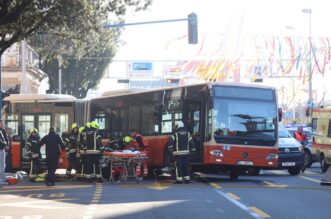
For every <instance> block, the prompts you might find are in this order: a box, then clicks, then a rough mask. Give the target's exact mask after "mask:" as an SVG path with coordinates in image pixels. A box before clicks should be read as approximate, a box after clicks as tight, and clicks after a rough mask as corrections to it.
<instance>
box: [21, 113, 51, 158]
mask: <svg viewBox="0 0 331 219" xmlns="http://www.w3.org/2000/svg"><path fill="white" fill-rule="evenodd" d="M33 127H34V128H36V129H38V132H39V136H40V138H42V137H44V136H45V135H46V134H47V133H48V131H49V128H50V127H51V115H50V114H23V115H22V140H21V143H22V144H21V145H22V158H23V160H28V154H27V148H26V145H25V141H26V140H27V139H28V137H29V133H28V131H29V129H30V128H33ZM40 152H41V157H42V159H45V158H46V154H45V147H42V148H41V149H40Z"/></svg>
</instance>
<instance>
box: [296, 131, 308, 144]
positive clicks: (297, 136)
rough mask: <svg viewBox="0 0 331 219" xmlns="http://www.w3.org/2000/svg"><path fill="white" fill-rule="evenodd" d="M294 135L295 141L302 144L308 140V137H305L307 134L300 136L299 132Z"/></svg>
mask: <svg viewBox="0 0 331 219" xmlns="http://www.w3.org/2000/svg"><path fill="white" fill-rule="evenodd" d="M294 135H295V139H296V140H298V141H300V142H302V141H305V140H307V136H306V135H305V133H302V134H300V133H299V132H295V133H294Z"/></svg>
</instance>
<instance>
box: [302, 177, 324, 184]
mask: <svg viewBox="0 0 331 219" xmlns="http://www.w3.org/2000/svg"><path fill="white" fill-rule="evenodd" d="M299 177H300V178H302V179H305V180H308V181H311V182H317V183H321V180H317V179H313V178H310V177H307V176H299Z"/></svg>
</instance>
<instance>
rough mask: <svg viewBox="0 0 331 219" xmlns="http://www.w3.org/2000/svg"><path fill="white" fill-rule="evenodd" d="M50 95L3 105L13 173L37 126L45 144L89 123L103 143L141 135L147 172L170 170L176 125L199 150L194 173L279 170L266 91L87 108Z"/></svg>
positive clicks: (174, 92)
mask: <svg viewBox="0 0 331 219" xmlns="http://www.w3.org/2000/svg"><path fill="white" fill-rule="evenodd" d="M47 96H48V95H44V96H43V95H41V96H39V95H30V98H26V99H25V98H20V95H11V96H10V97H7V99H5V100H6V101H8V102H9V104H8V106H7V108H6V110H5V111H6V114H5V122H6V124H7V125H8V126H9V127H12V128H14V131H15V136H16V137H15V141H14V142H15V143H14V147H13V168H15V169H18V168H21V167H22V165H23V164H24V162H26V164H27V157H26V150H25V147H24V144H23V142H24V140H25V139H26V137H27V132H26V131H27V130H28V129H29V128H30V127H32V126H35V127H36V128H37V129H38V130H39V133H40V135H41V137H42V136H43V135H44V134H45V133H47V130H48V128H49V127H50V126H51V125H52V126H55V127H56V128H57V129H58V130H57V131H58V132H63V131H68V129H69V124H71V123H72V122H77V123H79V124H84V123H85V122H86V121H91V120H95V121H98V122H99V124H100V130H101V131H102V135H103V138H105V139H111V140H113V139H118V138H121V137H123V136H125V135H127V134H128V132H129V131H130V130H131V129H135V130H136V131H137V132H139V133H141V134H142V135H143V136H144V138H145V141H146V144H147V145H148V147H149V157H150V159H149V167H151V169H152V168H162V167H164V166H167V165H169V164H171V163H172V156H170V154H169V152H168V150H167V142H168V139H169V137H170V135H171V134H172V133H173V131H174V124H175V122H176V121H178V120H182V121H183V122H184V124H185V125H186V127H187V128H188V130H189V131H190V133H191V134H192V136H193V140H194V142H195V145H196V149H197V150H196V152H194V153H192V154H191V163H192V168H193V169H194V170H198V171H206V172H207V171H215V172H216V171H217V172H219V171H226V172H228V173H229V174H230V177H231V178H237V177H238V175H239V174H240V172H241V171H244V170H248V169H252V168H256V169H276V168H277V165H278V109H277V95H276V91H275V89H274V88H271V87H265V86H256V85H243V84H227V83H203V84H195V85H186V86H181V87H171V88H163V89H156V90H130V89H127V90H122V91H114V92H106V93H104V94H103V95H102V96H100V97H95V98H92V99H90V100H87V101H82V100H76V99H75V98H73V97H68V96H63V95H60V96H54V95H50V97H47ZM22 97H23V96H22ZM42 97H43V98H42ZM46 97H47V98H46ZM51 97H52V98H51Z"/></svg>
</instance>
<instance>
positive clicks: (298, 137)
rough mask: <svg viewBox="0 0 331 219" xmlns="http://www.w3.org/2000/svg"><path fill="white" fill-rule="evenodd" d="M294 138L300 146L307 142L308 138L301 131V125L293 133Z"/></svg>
mask: <svg viewBox="0 0 331 219" xmlns="http://www.w3.org/2000/svg"><path fill="white" fill-rule="evenodd" d="M294 138H295V139H296V140H297V141H299V142H300V143H301V144H302V146H305V145H306V144H307V142H308V138H307V136H306V134H305V133H304V131H303V127H302V126H299V127H298V130H297V131H296V132H295V133H294Z"/></svg>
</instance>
